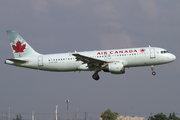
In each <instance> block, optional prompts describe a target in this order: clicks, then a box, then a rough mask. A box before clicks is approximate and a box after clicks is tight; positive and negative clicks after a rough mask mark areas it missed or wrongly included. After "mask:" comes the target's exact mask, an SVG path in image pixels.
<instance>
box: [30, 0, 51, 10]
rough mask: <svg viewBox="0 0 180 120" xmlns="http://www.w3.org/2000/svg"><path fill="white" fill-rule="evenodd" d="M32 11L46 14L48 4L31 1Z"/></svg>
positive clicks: (40, 1) (42, 0) (43, 0)
mask: <svg viewBox="0 0 180 120" xmlns="http://www.w3.org/2000/svg"><path fill="white" fill-rule="evenodd" d="M31 4H32V7H33V9H34V10H36V11H38V12H42V13H46V12H47V11H48V3H47V1H46V0H33V1H32V2H31Z"/></svg>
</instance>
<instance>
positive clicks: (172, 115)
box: [168, 112, 180, 120]
mask: <svg viewBox="0 0 180 120" xmlns="http://www.w3.org/2000/svg"><path fill="white" fill-rule="evenodd" d="M168 120H180V118H178V117H177V116H176V113H175V112H173V113H170V114H169V118H168Z"/></svg>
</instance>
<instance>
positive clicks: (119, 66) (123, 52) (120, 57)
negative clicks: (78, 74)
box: [5, 30, 176, 81]
mask: <svg viewBox="0 0 180 120" xmlns="http://www.w3.org/2000/svg"><path fill="white" fill-rule="evenodd" d="M6 32H7V36H8V38H9V41H10V46H11V48H12V50H13V54H14V58H10V59H6V60H5V64H8V65H13V66H18V67H24V68H30V69H36V70H43V71H52V72H70V71H74V72H75V71H94V74H93V75H92V78H93V79H94V80H96V81H97V80H99V78H100V77H99V75H98V72H100V71H104V72H109V73H111V74H124V73H125V68H130V67H142V66H151V70H152V75H153V76H154V75H156V72H155V71H154V67H155V66H156V65H161V64H166V63H170V62H172V61H174V60H175V59H176V56H175V55H173V54H172V53H169V52H168V51H167V50H165V49H163V48H159V47H151V46H149V47H139V48H126V49H111V50H94V51H84V52H77V51H74V52H69V53H58V54H40V53H38V52H36V51H35V50H34V49H33V48H32V47H31V46H30V45H29V44H28V43H27V42H26V41H25V40H24V39H23V38H22V37H21V36H20V35H19V34H18V33H17V32H16V31H15V30H7V31H6Z"/></svg>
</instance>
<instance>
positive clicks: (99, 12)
mask: <svg viewBox="0 0 180 120" xmlns="http://www.w3.org/2000/svg"><path fill="white" fill-rule="evenodd" d="M93 12H94V13H95V15H96V16H98V17H100V18H106V19H116V18H119V14H118V11H116V10H115V7H114V6H113V4H112V3H111V2H110V1H108V2H102V3H101V4H99V3H98V4H97V5H96V6H95V7H94V8H93Z"/></svg>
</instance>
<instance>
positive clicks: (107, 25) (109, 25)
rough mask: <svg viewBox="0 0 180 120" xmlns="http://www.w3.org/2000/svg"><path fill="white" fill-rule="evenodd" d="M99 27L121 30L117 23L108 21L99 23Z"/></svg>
mask: <svg viewBox="0 0 180 120" xmlns="http://www.w3.org/2000/svg"><path fill="white" fill-rule="evenodd" d="M100 26H106V27H114V28H116V29H119V28H121V26H122V25H121V24H120V23H119V22H112V21H110V22H101V23H100Z"/></svg>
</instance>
